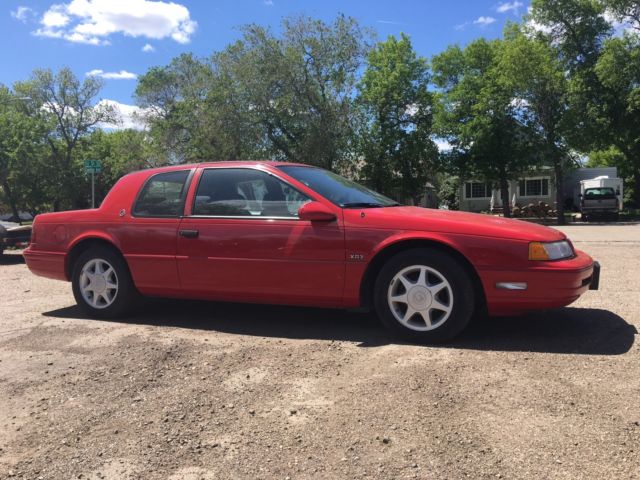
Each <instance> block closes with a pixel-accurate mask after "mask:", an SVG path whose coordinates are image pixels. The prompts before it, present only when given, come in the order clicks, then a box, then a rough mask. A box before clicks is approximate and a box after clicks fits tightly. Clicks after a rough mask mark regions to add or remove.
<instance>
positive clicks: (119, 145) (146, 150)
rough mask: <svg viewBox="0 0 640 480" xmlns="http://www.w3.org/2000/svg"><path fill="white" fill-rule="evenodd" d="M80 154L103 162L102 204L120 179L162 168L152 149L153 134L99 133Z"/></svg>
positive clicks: (98, 187)
mask: <svg viewBox="0 0 640 480" xmlns="http://www.w3.org/2000/svg"><path fill="white" fill-rule="evenodd" d="M80 151H81V154H82V157H83V158H90V159H93V160H100V161H101V162H102V172H101V173H100V174H99V175H96V177H95V181H96V198H97V199H98V203H99V201H100V199H102V198H104V196H105V195H106V194H107V193H108V191H109V189H110V188H111V187H112V186H113V185H114V184H115V183H116V182H117V181H118V180H119V179H120V177H122V176H124V175H126V174H127V173H131V172H133V171H136V170H141V169H144V168H151V167H157V166H160V165H161V164H162V162H158V160H157V158H156V157H155V152H154V150H153V149H152V148H151V145H150V142H149V134H148V133H147V132H144V131H139V130H133V129H126V130H113V131H105V130H95V131H93V132H92V133H91V134H90V135H88V136H86V137H84V138H83V140H82V142H81V147H80Z"/></svg>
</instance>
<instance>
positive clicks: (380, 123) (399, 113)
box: [359, 34, 438, 200]
mask: <svg viewBox="0 0 640 480" xmlns="http://www.w3.org/2000/svg"><path fill="white" fill-rule="evenodd" d="M428 82H429V75H428V66H427V62H426V60H425V59H424V58H422V57H418V56H416V53H415V51H414V50H413V47H412V45H411V41H410V40H409V37H407V36H406V35H404V34H402V35H401V37H400V39H399V40H398V39H396V38H395V37H393V36H390V37H389V38H388V39H387V40H386V41H384V42H381V43H378V44H377V45H376V46H375V48H374V49H373V50H372V51H371V52H370V53H369V57H368V64H367V69H366V70H365V72H364V75H363V77H362V81H361V84H360V96H359V103H360V105H361V106H362V108H363V110H364V114H365V123H364V125H363V128H362V131H361V133H360V135H359V140H360V145H359V146H360V152H361V155H362V157H363V158H364V166H363V171H362V175H363V176H364V178H365V179H366V180H367V182H368V183H369V184H371V185H372V186H373V187H374V189H376V190H378V191H381V192H385V193H388V194H394V193H396V192H398V193H399V194H400V195H401V196H402V197H404V198H405V199H409V198H413V199H414V200H415V199H416V198H417V197H419V196H420V195H421V194H423V193H424V187H425V184H426V183H427V179H428V176H429V172H430V171H432V170H433V166H434V164H435V160H436V158H437V155H438V150H437V147H436V146H435V144H434V143H433V141H432V140H431V138H430V136H431V133H432V123H433V114H432V112H433V103H434V102H433V94H432V93H431V92H429V91H428V89H427V87H428Z"/></svg>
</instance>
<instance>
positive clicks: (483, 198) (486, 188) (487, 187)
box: [463, 180, 493, 200]
mask: <svg viewBox="0 0 640 480" xmlns="http://www.w3.org/2000/svg"><path fill="white" fill-rule="evenodd" d="M468 183H470V184H473V183H479V184H484V186H485V193H490V194H489V195H488V196H486V197H474V196H473V186H471V196H470V197H468V196H467V184H468ZM463 190H464V199H465V200H487V199H491V193H492V192H493V189H492V188H490V187H489V183H488V182H480V181H477V180H465V182H464V186H463Z"/></svg>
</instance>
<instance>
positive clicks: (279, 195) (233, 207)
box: [193, 168, 311, 218]
mask: <svg viewBox="0 0 640 480" xmlns="http://www.w3.org/2000/svg"><path fill="white" fill-rule="evenodd" d="M310 200H311V199H310V198H309V197H307V196H306V195H304V194H302V193H300V192H299V191H297V190H296V189H294V188H292V187H290V186H289V185H287V184H286V183H284V182H283V181H281V180H279V179H277V178H275V177H274V176H273V175H269V174H268V173H265V172H262V171H260V170H253V169H248V168H210V169H206V170H205V171H204V172H203V173H202V177H201V178H200V184H199V185H198V190H197V191H196V198H195V200H194V205H193V215H210V216H222V217H238V216H240V217H291V218H297V216H298V209H299V208H300V206H302V205H303V204H305V203H307V202H308V201H310Z"/></svg>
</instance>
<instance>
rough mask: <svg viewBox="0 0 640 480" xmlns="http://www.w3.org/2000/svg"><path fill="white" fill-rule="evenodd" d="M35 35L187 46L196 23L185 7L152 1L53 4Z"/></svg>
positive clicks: (104, 42)
mask: <svg viewBox="0 0 640 480" xmlns="http://www.w3.org/2000/svg"><path fill="white" fill-rule="evenodd" d="M40 24H41V27H40V28H39V29H38V30H36V31H35V32H33V33H34V35H38V36H43V37H51V38H63V39H65V40H67V41H69V42H74V43H86V44H90V45H108V44H109V43H110V42H109V37H110V36H111V35H113V34H118V33H120V34H123V35H126V36H129V37H146V38H152V39H156V40H159V39H162V38H167V37H169V38H171V39H173V40H174V41H176V42H178V43H189V41H190V39H191V35H192V34H193V33H194V32H195V30H196V27H197V23H196V22H195V21H193V20H191V17H190V13H189V10H188V9H187V7H185V6H184V5H181V4H178V3H174V2H165V1H153V0H71V1H70V2H69V3H64V4H56V5H52V6H51V7H50V8H49V10H47V11H46V12H45V13H44V15H43V16H42V18H41V20H40Z"/></svg>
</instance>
